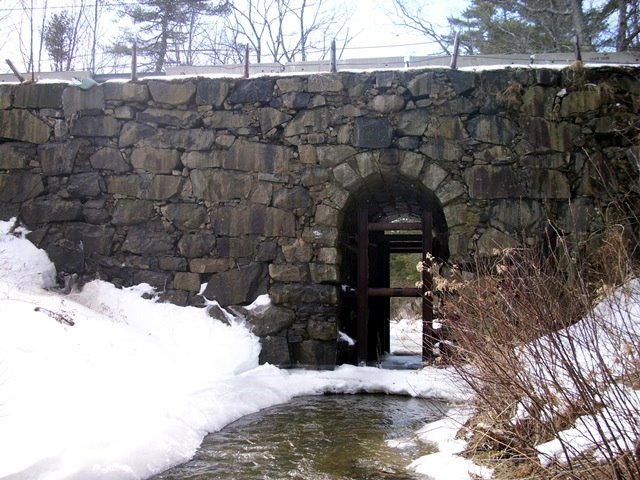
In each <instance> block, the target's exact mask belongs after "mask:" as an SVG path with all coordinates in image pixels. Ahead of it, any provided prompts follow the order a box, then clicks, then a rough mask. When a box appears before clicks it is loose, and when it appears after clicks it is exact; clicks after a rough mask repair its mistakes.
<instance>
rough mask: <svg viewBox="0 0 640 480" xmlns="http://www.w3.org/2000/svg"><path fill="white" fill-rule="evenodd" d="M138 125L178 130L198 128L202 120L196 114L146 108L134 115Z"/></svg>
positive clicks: (185, 111)
mask: <svg viewBox="0 0 640 480" xmlns="http://www.w3.org/2000/svg"><path fill="white" fill-rule="evenodd" d="M136 121H137V122H139V123H149V124H152V125H161V126H169V127H178V128H194V127H199V126H200V124H201V122H202V120H201V118H200V115H198V114H197V113H196V112H190V111H187V110H164V109H161V108H147V109H146V110H144V111H142V112H138V114H137V115H136Z"/></svg>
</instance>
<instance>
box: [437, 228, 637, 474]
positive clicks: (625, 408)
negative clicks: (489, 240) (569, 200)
mask: <svg viewBox="0 0 640 480" xmlns="http://www.w3.org/2000/svg"><path fill="white" fill-rule="evenodd" d="M599 244H600V247H599V249H598V250H597V251H596V252H595V254H594V255H592V256H589V257H587V256H582V255H579V254H578V253H577V252H576V250H575V249H570V248H569V247H568V245H567V244H566V243H565V242H564V241H562V239H560V241H559V242H558V244H557V246H556V248H555V249H553V250H549V249H546V251H544V252H543V251H542V250H536V249H533V248H523V249H504V250H501V251H499V254H498V255H497V256H496V257H495V258H493V259H490V260H489V259H482V260H478V261H477V263H476V265H475V271H474V274H473V275H472V276H471V278H467V279H465V280H462V279H461V278H462V276H461V275H459V276H458V281H456V282H455V285H456V288H455V293H454V292H453V291H452V289H449V290H448V291H447V293H441V296H442V297H443V298H444V301H443V302H442V304H441V314H442V315H443V317H444V322H445V323H446V324H447V325H448V328H449V329H450V331H451V332H452V335H453V339H454V343H455V349H454V364H455V365H456V368H457V369H458V371H459V373H460V375H461V376H462V378H463V379H464V380H465V381H466V382H467V383H468V385H469V386H470V387H471V388H472V389H473V390H474V391H475V393H476V404H477V405H476V406H477V411H478V415H477V416H476V418H475V419H474V420H473V421H472V422H471V423H470V424H469V425H468V428H469V429H470V430H471V432H472V434H473V435H472V438H471V441H470V449H471V450H472V452H473V454H474V455H480V457H481V458H483V459H485V460H488V459H491V460H493V461H496V460H500V465H501V468H504V465H505V460H506V463H507V464H508V465H510V470H509V471H510V475H511V476H510V477H509V478H546V477H548V478H580V479H589V478H592V479H608V478H612V479H613V478H615V479H631V478H640V460H639V459H638V458H637V457H636V456H635V455H634V454H632V453H630V452H633V451H634V448H635V444H634V443H633V442H635V441H636V439H637V438H638V435H639V433H640V432H639V431H638V419H640V404H639V403H640V402H638V403H636V404H629V401H628V400H629V393H630V391H631V390H630V389H629V387H628V386H627V385H629V384H630V383H632V382H633V381H634V380H637V379H638V378H640V375H639V373H640V368H639V367H640V341H639V339H638V333H637V330H638V326H637V325H636V323H635V319H634V318H633V317H632V315H630V313H631V311H630V306H629V303H628V300H629V298H630V297H629V296H628V295H625V294H620V293H619V294H617V295H615V296H611V292H613V291H614V289H615V288H616V287H619V286H620V285H621V284H623V283H625V282H628V281H629V279H630V277H631V276H632V275H633V270H632V268H631V264H632V262H631V259H630V258H629V256H628V254H627V252H629V249H630V245H629V242H628V240H627V239H626V238H625V235H624V231H623V229H621V228H618V226H615V225H614V226H613V227H611V228H609V229H607V230H605V233H604V234H603V236H602V238H601V239H600V241H599ZM636 288H637V289H638V290H640V286H637V287H636ZM618 292H620V290H619V289H618ZM634 293H635V294H636V295H638V294H640V292H634ZM605 297H606V298H609V299H610V301H608V303H605V304H601V305H600V306H599V307H598V308H597V309H596V310H594V306H595V305H596V303H597V302H598V301H599V300H601V299H602V298H605ZM611 318H618V319H619V320H616V322H613V321H611V320H610V319H611ZM638 323H640V322H638ZM585 352H589V353H588V355H587V357H588V359H589V360H588V361H583V357H585ZM581 362H582V363H581ZM605 405H608V406H609V407H610V408H612V409H615V415H613V414H608V413H607V412H609V410H606V409H604V407H605ZM579 417H582V418H583V419H587V418H588V419H591V420H589V421H592V422H593V423H594V427H593V429H594V431H595V432H596V434H595V437H597V438H604V439H605V440H604V441H600V443H599V444H598V442H596V441H595V438H594V439H591V440H594V446H592V447H591V448H587V449H585V450H584V451H582V449H581V448H577V446H576V445H574V444H573V441H572V440H571V439H568V438H567V437H566V436H565V434H563V433H561V432H562V431H563V430H565V429H567V428H570V427H571V426H573V425H574V423H575V422H576V419H578V418H579ZM629 430H631V431H630V432H629ZM554 439H555V440H558V441H559V442H560V445H561V448H562V449H563V450H562V452H563V453H562V454H560V455H559V456H558V458H553V459H549V458H546V459H545V458H543V457H540V456H539V455H540V450H539V449H537V448H536V446H539V445H540V444H543V443H544V442H548V441H551V440H554ZM587 440H588V439H587ZM587 440H585V441H587ZM541 460H543V461H544V464H545V468H544V469H543V468H542V467H541V466H540V462H541ZM516 467H517V469H518V471H521V472H523V473H522V476H521V477H516V476H515V475H516V473H515V472H516V470H513V468H516ZM524 472H536V473H535V475H536V476H535V477H528V476H527V475H529V473H524ZM541 472H544V473H541Z"/></svg>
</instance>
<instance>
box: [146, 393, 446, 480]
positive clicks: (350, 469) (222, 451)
mask: <svg viewBox="0 0 640 480" xmlns="http://www.w3.org/2000/svg"><path fill="white" fill-rule="evenodd" d="M445 409H446V404H445V403H443V402H439V401H436V400H427V399H417V398H410V397H401V396H393V395H325V396H308V397H299V398H296V399H294V400H293V401H292V402H290V403H287V404H283V405H277V406H274V407H271V408H268V409H265V410H262V411H260V412H258V413H255V414H252V415H248V416H246V417H243V418H241V419H239V420H237V421H236V422H234V423H232V424H230V425H228V426H226V427H225V428H224V429H222V430H221V431H219V432H216V433H212V434H209V435H208V436H207V437H206V438H205V439H204V441H203V443H202V445H201V447H200V449H199V450H198V452H197V453H196V455H195V456H194V458H192V459H191V460H190V461H188V462H187V463H184V464H182V465H178V466H176V467H174V468H172V469H170V470H167V471H165V472H163V473H162V474H160V475H157V476H155V477H153V479H154V480H178V479H191V480H196V479H197V480H205V479H221V480H222V479H224V480H254V479H255V480H257V479H261V480H279V479H296V480H298V479H299V480H302V479H304V480H347V479H354V480H355V479H358V480H360V479H368V480H382V479H394V480H410V479H424V478H426V477H424V476H422V475H418V474H415V473H413V472H409V471H407V470H406V466H407V465H408V464H409V463H410V462H411V461H413V460H415V459H416V458H418V457H420V456H422V455H425V454H427V453H430V452H431V451H432V450H430V449H429V447H428V446H427V445H425V444H422V443H420V442H418V441H416V439H415V435H414V432H415V431H416V430H417V429H419V428H420V427H422V426H423V425H424V424H425V423H427V422H430V421H434V420H437V419H438V418H441V417H442V414H443V412H444V411H445ZM394 440H400V441H405V440H413V441H410V442H408V446H405V447H403V448H398V447H393V446H390V445H389V443H393V441H394ZM388 441H389V443H388Z"/></svg>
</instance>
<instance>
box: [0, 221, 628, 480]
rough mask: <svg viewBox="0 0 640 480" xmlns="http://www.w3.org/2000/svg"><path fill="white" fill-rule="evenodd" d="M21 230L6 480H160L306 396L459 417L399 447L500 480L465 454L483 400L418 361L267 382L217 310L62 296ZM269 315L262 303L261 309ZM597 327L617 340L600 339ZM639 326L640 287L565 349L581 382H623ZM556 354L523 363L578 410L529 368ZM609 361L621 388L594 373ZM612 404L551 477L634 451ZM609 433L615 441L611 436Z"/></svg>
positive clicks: (571, 435) (5, 263)
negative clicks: (363, 396)
mask: <svg viewBox="0 0 640 480" xmlns="http://www.w3.org/2000/svg"><path fill="white" fill-rule="evenodd" d="M12 229H13V224H12V222H0V452H2V455H0V479H2V480H24V479H37V480H60V479H78V480H80V479H82V480H94V479H109V480H121V479H122V480H125V479H127V480H128V479H143V478H148V477H149V476H151V475H153V474H155V473H158V472H160V471H162V470H165V469H167V468H169V467H171V466H173V465H175V464H178V463H181V462H184V461H186V460H188V459H189V458H191V457H192V456H193V454H194V453H195V451H196V449H197V448H198V446H199V445H200V443H201V441H202V439H203V437H204V436H205V435H206V434H207V433H208V432H212V431H217V430H219V429H221V428H223V427H224V426H225V425H227V424H229V423H230V422H233V421H234V420H236V419H238V418H240V417H242V416H244V415H247V414H250V413H254V412H256V411H258V410H260V409H263V408H266V407H269V406H271V405H275V404H279V403H283V402H287V401H289V400H291V399H292V398H293V397H295V396H299V395H313V394H323V393H327V392H330V393H345V394H353V393H360V392H371V393H389V394H400V395H410V396H415V397H432V398H439V399H443V400H447V401H450V402H452V404H453V406H452V409H451V410H450V411H449V412H447V413H446V415H445V416H444V418H442V419H441V420H438V421H436V422H433V423H430V424H428V425H425V427H424V428H422V429H421V430H419V431H418V432H416V435H414V436H413V437H411V438H407V439H396V440H394V441H393V442H392V446H394V447H397V448H403V447H404V446H406V445H408V444H410V443H412V442H415V441H416V439H418V440H419V441H421V442H426V443H429V444H432V445H433V446H434V450H435V451H434V453H431V454H429V455H425V456H423V457H421V458H418V459H416V460H415V461H413V462H412V463H411V464H410V465H408V466H407V468H408V469H410V470H414V471H416V472H418V473H424V474H426V475H428V476H429V477H430V478H433V479H434V480H438V479H447V480H470V479H471V478H482V479H489V478H491V476H492V471H491V469H487V468H485V467H480V466H477V465H474V464H473V463H472V462H471V461H469V460H467V459H465V458H463V457H462V456H460V453H461V452H462V451H463V450H464V448H465V445H466V442H465V439H461V438H457V437H456V435H457V432H458V431H459V430H460V427H461V426H462V425H463V424H464V423H465V422H466V420H467V419H468V418H469V416H470V415H471V414H472V412H471V411H470V410H469V409H468V408H465V407H464V405H465V404H468V401H469V400H470V399H471V398H472V393H471V392H470V391H469V390H468V389H466V388H465V387H464V386H463V383H462V381H461V380H460V379H459V378H458V377H457V376H456V375H455V373H454V372H453V370H451V369H448V368H421V364H420V358H419V356H413V357H411V356H393V355H389V356H386V357H385V358H384V359H383V361H382V362H381V365H382V366H383V367H384V368H372V367H355V366H348V365H344V366H340V367H338V368H336V369H335V370H334V371H306V370H280V369H278V368H276V367H274V366H272V365H262V366H259V365H258V355H259V350H260V346H259V341H258V339H257V337H255V336H254V335H253V334H252V333H251V332H250V331H249V329H248V328H247V327H246V326H245V324H244V323H243V321H242V319H240V318H238V317H234V316H233V315H232V314H230V313H229V314H228V316H227V318H226V322H221V321H219V320H215V319H213V318H211V317H210V316H209V315H208V313H207V309H203V308H193V307H177V306H174V305H170V304H164V303H159V302H158V301H157V300H156V299H154V298H152V299H149V297H150V296H151V297H153V296H154V294H155V293H154V291H153V289H152V288H151V287H150V286H149V285H144V284H142V285H137V286H135V287H131V288H123V289H117V288H116V287H114V286H113V285H111V284H109V283H106V282H102V281H97V280H96V281H92V282H90V283H88V284H86V285H84V287H83V288H82V290H81V291H72V292H71V293H70V294H68V295H63V294H62V292H60V291H59V290H58V289H56V287H55V285H56V284H55V278H56V272H55V268H54V267H53V265H52V263H51V262H50V261H49V259H48V258H47V256H46V254H45V253H44V252H43V251H42V250H39V249H37V248H36V247H35V246H33V245H32V244H31V243H30V242H29V241H27V240H26V239H25V238H23V235H24V233H25V232H24V231H23V230H21V229H20V228H17V229H15V231H13V232H10V230H12ZM269 303H270V299H269V297H268V296H261V297H259V298H258V299H256V301H255V302H254V303H253V304H252V305H250V306H249V307H248V308H249V309H250V310H251V309H261V308H265V307H266V306H267V305H268V304H269ZM209 304H211V305H214V304H215V302H209ZM594 319H599V320H598V321H599V322H600V323H599V324H598V326H599V327H602V328H599V329H594V328H593V325H591V324H590V322H593V321H594ZM639 326H640V281H634V282H631V283H630V284H629V285H627V287H626V288H624V289H619V290H618V291H616V292H615V293H614V294H613V295H609V296H608V297H607V299H606V300H605V301H603V302H602V303H601V304H600V305H598V306H597V307H596V309H595V310H594V314H593V315H589V316H587V317H586V318H585V319H583V320H582V321H581V322H578V323H576V324H575V325H573V326H571V327H569V328H568V329H566V330H562V331H560V332H558V334H557V337H556V338H554V340H553V341H556V342H557V341H559V340H558V339H560V341H566V342H570V345H571V348H572V349H573V350H572V351H574V352H575V368H579V369H581V370H582V371H586V372H587V373H588V374H589V375H590V376H592V377H593V378H594V379H595V381H596V382H597V381H598V378H599V377H598V375H602V374H603V373H606V374H608V375H613V376H618V375H620V374H622V373H624V365H625V364H627V363H628V358H626V357H627V356H628V355H631V354H633V352H634V349H633V348H630V346H633V345H635V344H637V343H634V342H637V334H636V333H635V332H637V328H638V327H639ZM400 327H401V328H400V329H399V333H398V334H397V335H398V340H400V339H402V340H403V341H404V342H413V343H414V344H419V342H420V337H419V329H418V328H416V326H415V324H412V323H411V322H408V321H403V322H401V323H400ZM412 336H415V337H416V338H413V340H412ZM345 340H347V339H345ZM550 345H551V339H547V338H541V339H539V340H537V341H536V342H533V343H532V344H530V345H528V346H526V347H525V348H523V349H522V351H521V355H522V358H523V361H524V363H525V364H527V362H529V363H528V365H529V369H530V371H531V372H532V373H533V374H535V375H538V378H539V381H540V382H545V381H546V383H549V379H550V377H552V380H553V382H555V383H552V385H557V386H558V388H559V389H562V393H563V395H565V396H564V397H562V396H560V395H558V396H559V397H561V398H565V399H566V400H567V401H570V399H571V392H572V389H575V388H576V387H575V385H573V383H572V380H571V376H570V375H569V374H568V373H567V372H566V371H564V370H563V368H566V367H565V366H563V364H561V363H559V364H558V366H557V368H555V369H554V370H552V371H551V373H550V372H549V371H547V372H546V373H544V371H541V370H539V369H537V366H536V365H535V363H534V362H533V361H530V359H531V358H535V355H530V352H532V351H534V349H537V350H538V351H545V349H547V348H550ZM596 345H597V346H598V352H599V353H598V354H599V355H603V356H604V357H605V361H606V365H607V370H606V372H603V371H602V370H601V367H600V370H599V369H598V367H597V364H596V363H595V362H594V357H595V355H594V351H595V350H594V348H595V346H596ZM550 358H551V357H550ZM407 367H411V368H413V369H411V370H407ZM549 376H550V377H549ZM598 400H599V401H600V402H601V403H602V405H603V408H602V410H601V411H600V412H599V413H598V414H597V415H596V416H588V415H584V416H581V417H578V419H577V420H576V422H575V424H574V425H571V426H569V427H568V428H567V429H566V430H564V431H562V432H559V434H558V436H559V438H562V439H564V440H565V441H567V442H569V445H571V447H572V448H571V450H570V451H568V450H567V449H566V445H567V444H566V443H565V445H564V447H563V445H561V443H560V442H559V441H558V440H557V439H556V440H553V441H549V442H546V443H543V444H540V445H538V446H537V450H538V453H539V459H540V462H541V464H543V465H548V464H550V463H552V462H556V461H560V462H563V461H567V460H570V459H571V458H572V457H575V456H576V455H580V454H581V453H583V452H585V451H590V452H593V453H594V455H595V457H596V458H598V448H597V447H598V445H600V444H602V443H603V442H604V441H609V445H612V444H614V445H618V446H619V448H620V451H623V450H628V449H629V447H630V446H633V445H635V441H636V440H637V437H638V425H637V423H636V422H635V417H634V416H633V415H630V414H629V412H637V411H638V410H639V409H640V395H639V392H638V391H636V390H633V389H632V388H631V387H628V386H624V385H616V386H615V388H613V389H612V388H608V389H604V388H603V389H601V391H600V392H599V398H598ZM555 408H558V407H557V406H556V407H555ZM518 412H519V413H518V415H516V417H514V419H513V420H514V421H518V420H519V419H520V418H524V417H526V408H525V405H521V406H520V408H519V411H518ZM625 412H626V414H625ZM602 424H608V425H615V426H616V428H614V429H608V430H602V429H601V428H598V425H602Z"/></svg>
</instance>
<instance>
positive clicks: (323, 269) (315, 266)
mask: <svg viewBox="0 0 640 480" xmlns="http://www.w3.org/2000/svg"><path fill="white" fill-rule="evenodd" d="M309 272H310V273H311V281H312V282H313V283H331V284H336V283H338V282H339V281H340V273H339V272H338V266H337V265H329V264H324V263H311V264H309Z"/></svg>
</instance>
